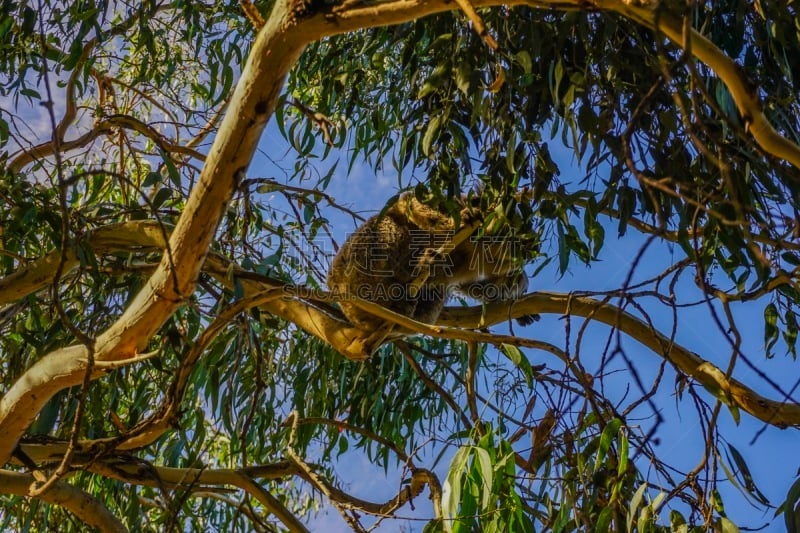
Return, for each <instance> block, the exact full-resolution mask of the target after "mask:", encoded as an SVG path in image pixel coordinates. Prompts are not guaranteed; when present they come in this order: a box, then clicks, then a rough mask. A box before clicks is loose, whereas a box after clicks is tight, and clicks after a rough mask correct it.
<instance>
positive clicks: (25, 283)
mask: <svg viewBox="0 0 800 533" xmlns="http://www.w3.org/2000/svg"><path fill="white" fill-rule="evenodd" d="M163 235H164V233H163V229H162V228H161V226H159V224H158V223H156V222H152V221H139V222H125V223H121V224H112V225H109V226H105V227H103V228H98V229H97V230H95V231H94V232H93V233H92V234H91V235H90V243H91V245H92V246H93V247H94V248H95V250H96V251H104V252H110V251H121V250H128V251H130V250H137V249H138V250H141V249H145V248H163V247H165V242H164V237H163ZM59 253H60V252H58V251H54V252H51V254H49V255H48V256H45V257H43V258H42V259H41V260H37V261H35V262H33V263H32V265H31V267H30V268H29V269H28V270H22V271H19V272H16V273H14V274H12V275H11V276H8V277H6V278H3V279H0V303H8V302H11V301H14V299H16V298H13V299H9V298H8V295H9V294H11V292H10V291H11V289H12V288H13V289H14V294H15V295H16V296H17V298H21V297H23V296H25V295H27V294H31V293H32V292H35V291H36V290H39V289H42V288H44V287H46V286H48V284H50V283H52V276H53V273H54V271H55V270H54V269H55V264H54V262H56V263H57V259H54V258H51V257H50V255H55V256H57V255H58V254H59ZM46 265H51V270H49V271H48V270H47V268H46ZM70 265H71V267H72V268H74V267H75V266H76V265H77V261H76V260H73V262H72V263H70ZM204 269H205V271H207V272H209V273H210V274H212V275H213V276H214V277H215V278H216V279H217V281H219V282H220V283H223V284H224V285H226V286H228V287H229V288H231V287H232V281H231V277H230V275H231V273H232V274H233V277H235V278H238V279H239V281H240V283H241V286H242V288H243V292H244V297H245V298H252V297H253V295H255V294H257V293H261V292H263V291H264V290H265V289H272V290H280V291H282V297H280V298H274V299H269V301H267V302H264V303H261V304H260V308H261V309H262V310H264V311H266V312H269V313H272V314H274V315H277V316H279V317H281V318H283V319H285V320H288V321H290V322H293V323H295V324H296V325H297V326H299V327H300V328H302V329H303V330H305V331H306V332H308V333H310V334H312V335H314V336H316V337H318V338H319V339H322V340H323V341H325V342H328V343H330V344H331V345H333V346H334V347H336V348H337V349H338V348H339V347H341V346H348V344H349V342H350V338H351V337H355V336H357V335H359V334H363V332H360V330H358V329H357V328H354V327H353V326H351V325H350V324H349V323H347V322H346V321H345V320H344V319H343V317H342V316H341V315H340V314H339V313H338V311H336V310H334V309H332V308H328V307H327V306H325V305H323V304H321V303H317V304H312V303H309V302H308V301H305V300H301V299H299V297H301V296H304V295H305V292H307V291H304V290H302V288H298V287H290V286H288V285H285V284H283V283H281V282H278V281H275V280H272V279H270V278H268V277H266V276H259V275H256V274H253V273H251V272H247V271H244V270H242V269H241V268H239V267H238V266H236V265H233V268H232V267H231V265H230V263H229V262H227V261H226V260H225V259H223V258H221V257H219V256H216V255H213V254H212V255H210V256H209V257H208V258H207V260H206V263H205V266H204ZM34 272H35V275H34V274H33V273H34ZM64 272H65V273H66V272H67V269H66V268H65V269H64ZM46 274H49V275H46ZM12 276H13V281H14V282H15V283H11V282H9V281H7V280H8V278H12ZM17 285H18V287H17ZM318 296H319V295H318ZM323 296H324V295H323ZM360 304H362V305H363V306H364V308H365V309H366V310H368V311H370V312H374V313H375V314H376V315H379V316H383V317H385V318H387V319H388V320H398V321H402V324H403V325H404V326H405V327H407V328H408V329H411V330H416V331H421V332H423V333H425V334H427V335H432V336H436V337H443V338H457V339H466V340H469V339H474V340H479V341H482V342H491V343H497V342H512V343H520V344H521V345H524V346H531V347H533V348H540V347H541V346H540V343H537V341H533V340H528V339H519V338H510V337H509V338H506V337H501V336H497V335H492V334H487V333H479V332H470V331H464V329H465V328H467V329H469V328H472V329H477V328H485V327H486V326H489V325H492V324H498V323H501V322H505V321H507V320H508V319H509V318H514V317H518V316H523V315H526V314H535V313H556V314H571V315H574V316H580V317H589V318H591V319H592V320H597V321H599V322H602V323H605V324H608V325H610V326H613V327H616V328H618V329H619V330H620V331H622V332H624V333H626V334H627V335H629V336H631V337H632V338H634V339H636V340H637V341H639V342H641V343H642V344H644V345H645V346H647V347H648V348H650V349H651V350H652V351H654V352H655V353H657V354H659V355H662V356H664V357H666V358H667V359H668V360H669V361H670V362H672V363H673V364H674V365H675V366H676V367H677V368H678V369H679V370H681V371H682V372H684V373H685V374H686V375H688V376H690V377H692V378H693V379H695V380H697V381H698V382H699V383H700V384H702V385H703V386H704V387H705V388H706V389H708V390H710V391H711V392H712V393H715V391H722V392H723V393H724V394H725V396H726V397H727V398H728V399H730V400H732V401H733V402H734V403H735V404H736V405H738V406H739V407H740V408H741V409H743V410H744V411H746V412H748V413H750V414H752V415H753V416H755V417H756V418H758V419H760V420H763V421H765V422H767V423H769V424H774V425H776V426H795V425H800V405H797V404H786V403H784V402H778V401H774V400H770V399H767V398H764V397H762V396H760V395H758V394H757V393H755V392H754V391H753V390H751V389H750V388H748V387H747V386H745V385H744V384H742V383H741V382H739V381H737V380H735V379H728V378H726V377H725V373H724V372H722V371H721V370H719V369H718V368H717V367H715V366H713V365H711V363H709V362H707V361H705V360H704V359H702V358H701V357H699V356H698V355H697V354H695V353H694V352H691V351H690V350H687V349H686V348H683V347H682V346H679V345H676V344H674V343H672V342H670V340H669V339H668V338H667V337H665V336H664V335H662V334H661V333H659V332H657V331H654V330H653V329H652V328H651V327H650V326H649V325H647V324H646V323H645V322H643V321H642V320H640V319H638V318H636V317H634V316H633V315H630V314H629V313H626V312H624V311H622V310H621V309H619V308H618V307H615V306H613V305H610V304H607V303H603V302H599V301H597V300H594V299H591V298H586V297H580V296H571V295H565V294H557V293H547V292H539V293H533V294H530V295H527V296H525V297H524V298H522V299H520V300H518V301H517V302H516V303H515V304H514V305H513V307H512V308H511V309H510V310H509V306H508V304H507V303H506V304H504V303H494V304H489V305H486V306H485V307H484V306H478V307H458V308H456V307H448V308H445V310H444V312H443V313H442V315H441V316H440V317H439V321H438V325H436V326H429V325H426V324H421V323H417V322H415V321H413V320H411V319H408V318H405V317H401V316H399V315H396V313H392V312H391V311H389V310H387V309H384V308H382V307H380V306H378V305H377V304H372V303H370V302H360ZM443 326H446V327H443ZM82 349H83V348H82V347H80V346H79V347H72V348H65V349H63V350H61V351H59V352H58V353H60V354H61V355H60V356H59V357H60V359H59V361H58V363H57V364H56V366H54V367H53V369H52V370H51V371H50V372H51V374H46V375H49V376H53V377H51V378H50V379H53V380H54V381H53V382H51V383H50V386H55V383H56V381H55V377H54V376H55V375H56V374H57V372H56V369H60V370H62V371H63V370H65V369H68V368H72V367H75V368H79V369H85V367H84V366H83V363H84V362H85V360H86V355H85V354H83V353H82V352H81V350H82ZM136 360H137V359H136V358H135V357H134V358H131V361H136ZM37 365H38V363H37ZM37 365H34V367H33V368H32V369H31V371H33V370H34V369H41V367H40V366H37ZM75 365H77V366H75ZM111 369H112V367H110V366H104V365H102V364H101V365H98V368H97V370H98V372H97V375H98V376H100V375H103V374H104V373H105V372H108V371H110V370H111ZM37 371H38V370H37ZM29 372H30V371H29ZM26 375H27V374H26ZM25 379H27V378H25V376H23V379H21V381H24V380H25ZM15 387H16V385H15ZM12 390H14V387H12ZM56 390H58V389H56ZM11 392H12V391H9V395H10V394H11ZM20 392H21V393H22V394H23V395H24V394H25V390H20ZM25 398H27V396H26V397H25ZM3 401H4V402H5V401H6V398H4V399H3ZM0 405H1V404H0ZM29 407H30V408H33V406H32V405H31V406H29ZM35 412H38V410H36V411H35ZM1 413H2V412H1V411H0V414H1ZM26 427H27V426H26ZM169 427H171V426H170V425H169V421H168V420H164V421H163V427H161V426H159V428H154V431H153V432H152V434H150V436H149V437H148V436H146V435H142V436H141V437H140V440H141V439H143V440H141V442H139V440H137V441H136V442H131V443H127V444H126V445H125V446H124V448H125V449H130V448H134V447H139V446H141V445H146V444H147V443H149V442H150V441H151V440H152V439H154V438H157V436H158V435H160V434H161V433H160V432H159V431H161V432H163V431H166V430H167V429H169ZM155 429H158V430H159V431H156V430H155ZM17 431H19V428H18V429H17ZM21 431H24V427H23V428H22V429H21ZM19 434H20V435H21V434H22V433H19ZM7 435H8V434H7V433H4V424H1V423H0V439H2V438H6V436H7Z"/></svg>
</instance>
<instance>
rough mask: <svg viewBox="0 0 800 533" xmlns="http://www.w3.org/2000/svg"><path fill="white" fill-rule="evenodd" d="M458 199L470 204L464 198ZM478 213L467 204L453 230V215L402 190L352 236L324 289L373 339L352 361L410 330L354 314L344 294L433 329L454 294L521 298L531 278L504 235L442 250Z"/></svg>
mask: <svg viewBox="0 0 800 533" xmlns="http://www.w3.org/2000/svg"><path fill="white" fill-rule="evenodd" d="M461 200H462V204H465V203H467V202H468V200H467V198H466V197H462V199H461ZM479 214H480V213H479V212H477V210H476V209H474V208H471V207H469V206H465V207H464V208H463V209H462V211H461V213H460V223H459V225H458V227H456V221H455V220H454V218H453V217H452V216H450V215H449V214H447V213H443V212H441V211H438V210H436V209H434V208H432V207H430V206H428V205H426V204H424V203H422V202H420V201H419V200H417V199H416V198H415V196H414V194H413V193H411V192H406V193H403V194H401V195H400V196H399V197H398V198H397V201H396V202H395V203H393V204H391V205H389V206H388V207H387V208H386V209H385V210H384V211H383V212H382V213H381V214H379V215H376V216H373V217H371V218H369V219H368V220H367V221H366V222H364V224H363V225H362V226H361V227H359V228H358V229H357V230H356V231H355V233H353V234H352V235H350V237H349V238H348V239H347V241H346V242H345V243H344V245H343V246H342V247H341V249H340V250H339V252H338V253H337V254H336V256H335V257H334V259H333V262H332V264H331V268H330V272H329V273H328V279H327V284H328V288H329V289H330V290H331V292H332V293H333V294H334V295H336V296H338V297H339V306H340V307H341V309H342V312H343V313H344V314H345V316H346V317H347V318H348V319H349V320H350V322H352V324H353V325H354V326H356V327H357V328H358V329H360V330H362V331H363V332H364V335H365V339H366V338H367V337H371V338H369V339H368V340H367V341H366V342H365V343H363V349H364V350H367V351H369V353H366V354H360V356H359V357H357V358H366V357H369V355H371V353H372V351H374V350H376V349H377V348H378V347H379V346H380V345H381V344H382V343H383V342H385V341H386V340H389V339H391V338H397V337H401V336H404V335H407V334H409V333H411V332H409V331H405V330H404V329H403V328H401V327H400V326H396V325H394V324H387V321H386V320H384V319H382V318H380V317H377V316H374V315H372V314H370V313H369V312H367V311H364V310H362V309H359V308H358V307H357V306H356V305H355V304H353V302H352V301H351V300H348V296H355V297H358V298H360V299H363V300H367V301H370V302H374V303H377V304H379V305H381V306H383V307H385V308H387V309H390V310H392V311H394V312H395V313H398V314H401V315H404V316H407V317H410V318H413V319H414V320H417V321H419V322H424V323H428V324H432V323H435V322H436V319H437V318H438V317H439V314H440V313H441V311H442V309H443V307H444V304H445V302H446V300H447V299H448V298H449V297H450V296H451V295H453V294H454V293H460V294H462V295H465V296H469V297H470V298H473V299H475V300H478V301H483V302H492V301H506V300H513V299H516V298H518V297H519V296H521V295H522V294H524V292H525V291H526V289H527V285H528V279H527V277H526V276H525V274H524V272H522V270H521V265H520V262H519V261H518V259H517V257H518V255H519V253H518V251H517V253H516V254H515V253H514V250H513V241H512V239H510V238H508V237H507V236H506V237H505V238H504V236H503V235H498V234H491V232H488V231H487V232H486V233H487V234H484V235H483V236H481V237H476V236H475V235H472V236H470V237H468V238H466V239H465V240H463V241H462V242H460V243H456V244H455V247H453V248H452V249H451V250H449V251H447V250H446V248H447V245H448V243H451V244H452V239H453V236H454V235H455V234H456V233H457V232H458V230H460V229H462V228H464V227H465V226H468V225H469V224H472V223H474V221H475V220H476V216H479ZM523 323H524V322H523ZM358 349H359V350H360V349H362V348H358ZM345 355H348V356H351V355H353V354H345Z"/></svg>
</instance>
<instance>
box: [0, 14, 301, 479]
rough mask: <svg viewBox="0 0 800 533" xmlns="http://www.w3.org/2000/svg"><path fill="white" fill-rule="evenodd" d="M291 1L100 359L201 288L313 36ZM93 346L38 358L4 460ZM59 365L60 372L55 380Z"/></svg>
mask: <svg viewBox="0 0 800 533" xmlns="http://www.w3.org/2000/svg"><path fill="white" fill-rule="evenodd" d="M291 9H292V8H291V4H290V2H288V1H285V0H284V1H280V2H278V3H277V4H276V5H275V7H274V9H273V13H272V15H271V16H270V18H269V20H268V21H267V24H266V26H264V28H262V29H261V31H259V33H258V36H257V37H256V40H255V41H254V43H253V47H252V51H251V53H250V55H249V57H248V59H247V63H246V65H245V67H244V69H243V70H242V76H241V79H240V80H239V82H238V83H237V84H236V89H235V91H234V94H233V97H232V99H231V102H230V105H229V108H228V112H227V113H226V114H225V117H224V118H223V120H222V123H221V124H220V129H219V132H218V134H217V136H216V138H215V139H214V143H213V145H212V147H211V149H210V151H209V154H208V157H207V158H206V162H205V165H204V166H203V170H202V172H201V174H200V178H199V180H198V183H197V185H195V187H194V189H193V190H192V192H191V194H190V196H189V199H188V201H187V203H186V207H185V209H184V211H183V213H182V214H181V216H180V218H179V220H178V223H177V225H176V227H175V230H174V231H173V233H172V236H171V238H170V243H169V249H168V253H165V254H164V257H163V259H162V261H161V264H160V265H159V267H158V268H157V269H156V271H155V272H154V273H153V275H152V276H151V277H150V278H149V279H148V280H147V282H146V284H145V287H144V288H143V289H142V290H141V291H139V293H138V294H137V295H136V296H135V297H134V299H133V301H132V302H131V304H130V305H129V307H128V309H127V310H126V311H125V312H124V313H123V314H122V316H121V317H120V318H119V319H118V320H117V321H116V322H115V323H114V324H113V325H112V326H111V327H110V328H109V329H108V330H107V331H105V332H104V333H102V334H101V335H100V336H99V337H98V338H97V341H96V347H95V353H94V357H95V359H96V360H97V361H113V360H120V359H131V358H133V357H135V356H136V354H137V352H139V351H140V350H143V349H144V348H145V346H147V344H148V342H149V341H150V338H151V337H152V336H153V334H155V332H156V331H158V329H159V328H160V327H161V326H162V325H163V324H164V322H166V320H167V319H168V318H169V317H170V316H171V315H172V314H173V313H174V312H175V310H176V309H178V307H180V306H181V305H182V304H183V303H184V302H185V301H186V300H187V299H188V298H189V297H190V296H191V294H192V293H193V292H194V287H195V283H196V281H197V276H198V274H199V272H200V268H201V266H202V264H203V262H204V260H205V257H206V254H207V253H208V248H209V246H210V244H211V241H212V239H213V238H214V234H215V231H216V228H217V226H218V224H219V221H220V218H221V216H222V214H223V213H224V211H225V208H226V206H227V204H228V202H229V201H230V198H231V196H232V195H233V192H234V191H235V190H236V187H237V185H238V184H239V183H240V182H241V180H242V178H243V177H244V175H245V172H246V170H247V167H248V165H249V164H250V160H251V158H252V156H253V153H254V152H255V149H256V146H257V144H258V141H259V139H260V138H261V133H262V131H263V129H264V126H265V125H266V123H267V121H268V120H269V118H270V117H271V116H272V114H273V112H274V110H275V105H276V102H277V99H278V95H279V94H280V91H281V89H282V88H283V82H284V79H285V77H286V74H287V73H288V72H289V69H290V68H291V66H292V65H293V64H294V63H295V62H296V61H297V58H298V57H299V55H300V53H301V52H302V51H303V48H304V47H305V45H306V44H307V43H308V42H309V40H310V39H311V38H312V37H313V36H312V35H310V34H308V33H305V32H301V31H300V28H299V26H298V25H296V24H292V23H290V21H291V16H292V15H291ZM87 357H88V352H87V349H86V348H85V347H83V346H72V347H69V348H64V349H60V350H56V351H55V352H53V353H50V354H48V355H46V356H45V357H43V358H42V359H41V360H39V361H37V362H36V363H35V364H34V365H33V366H32V367H31V368H30V369H29V370H28V371H27V372H26V373H25V374H24V375H23V376H22V377H21V378H20V379H19V380H18V381H17V382H16V383H15V384H14V385H13V386H12V387H11V388H10V389H9V390H8V392H7V393H6V395H5V396H4V397H3V398H2V400H0V465H3V464H6V463H7V462H8V460H9V458H10V456H11V452H12V450H13V449H14V447H15V446H16V443H17V441H18V440H19V438H20V436H22V435H23V434H24V432H25V430H26V429H27V428H28V427H29V426H30V424H31V423H32V422H33V420H34V418H35V417H36V415H37V414H38V413H39V411H40V410H41V409H42V407H44V405H45V404H46V403H47V401H48V400H49V399H50V398H51V397H52V396H53V394H55V393H56V392H57V391H58V390H60V389H62V388H66V387H70V386H74V385H77V384H79V383H81V381H82V380H83V376H84V373H85V360H86V359H87ZM53 368H63V369H67V370H68V371H67V372H65V373H59V374H58V376H59V380H58V381H57V383H55V384H54V383H52V382H51V377H52V375H53V374H54V372H53V370H52V369H53Z"/></svg>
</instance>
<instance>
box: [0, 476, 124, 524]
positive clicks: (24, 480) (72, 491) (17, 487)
mask: <svg viewBox="0 0 800 533" xmlns="http://www.w3.org/2000/svg"><path fill="white" fill-rule="evenodd" d="M33 483H34V478H33V476H32V475H31V474H20V473H19V472H10V471H8V470H0V492H2V493H4V494H15V495H17V496H27V495H28V491H29V490H30V487H31V485H32V484H33ZM38 498H39V499H40V500H42V501H44V502H47V503H50V504H53V505H59V506H61V507H64V508H65V509H67V510H69V511H70V512H71V513H72V514H74V515H75V516H77V517H78V519H80V520H81V522H83V523H84V524H87V525H89V526H92V527H96V528H97V529H99V530H100V531H104V532H114V533H116V532H119V531H128V529H127V528H126V527H125V526H124V525H123V524H122V522H121V521H120V520H119V519H118V518H117V517H116V516H114V515H113V514H112V513H111V512H109V510H108V509H106V507H105V505H103V504H102V503H101V502H100V501H98V500H96V499H95V498H93V497H92V496H90V495H89V494H87V493H85V492H83V491H82V490H80V489H79V488H77V487H73V486H72V485H70V484H68V483H65V482H63V481H58V482H56V483H55V484H54V485H53V486H52V487H51V488H50V489H49V490H47V491H46V492H45V493H44V494H40V495H39V496H38ZM49 526H50V527H51V528H52V530H53V531H55V530H57V529H58V525H57V524H49Z"/></svg>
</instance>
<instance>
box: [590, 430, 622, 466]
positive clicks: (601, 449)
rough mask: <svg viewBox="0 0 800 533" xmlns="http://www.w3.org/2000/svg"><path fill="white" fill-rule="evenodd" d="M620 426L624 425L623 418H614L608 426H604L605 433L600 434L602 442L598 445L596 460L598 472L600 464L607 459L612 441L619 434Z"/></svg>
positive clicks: (595, 464)
mask: <svg viewBox="0 0 800 533" xmlns="http://www.w3.org/2000/svg"><path fill="white" fill-rule="evenodd" d="M620 427H622V420H620V419H619V418H612V419H611V420H610V421H609V422H608V424H606V427H604V428H603V433H601V434H600V444H599V445H598V447H597V456H596V457H595V461H594V471H595V472H597V470H598V469H599V468H600V465H601V464H603V462H604V461H605V459H606V454H607V453H608V449H609V448H610V447H611V443H612V442H613V441H614V439H615V437H616V436H617V433H618V432H619V428H620Z"/></svg>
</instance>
